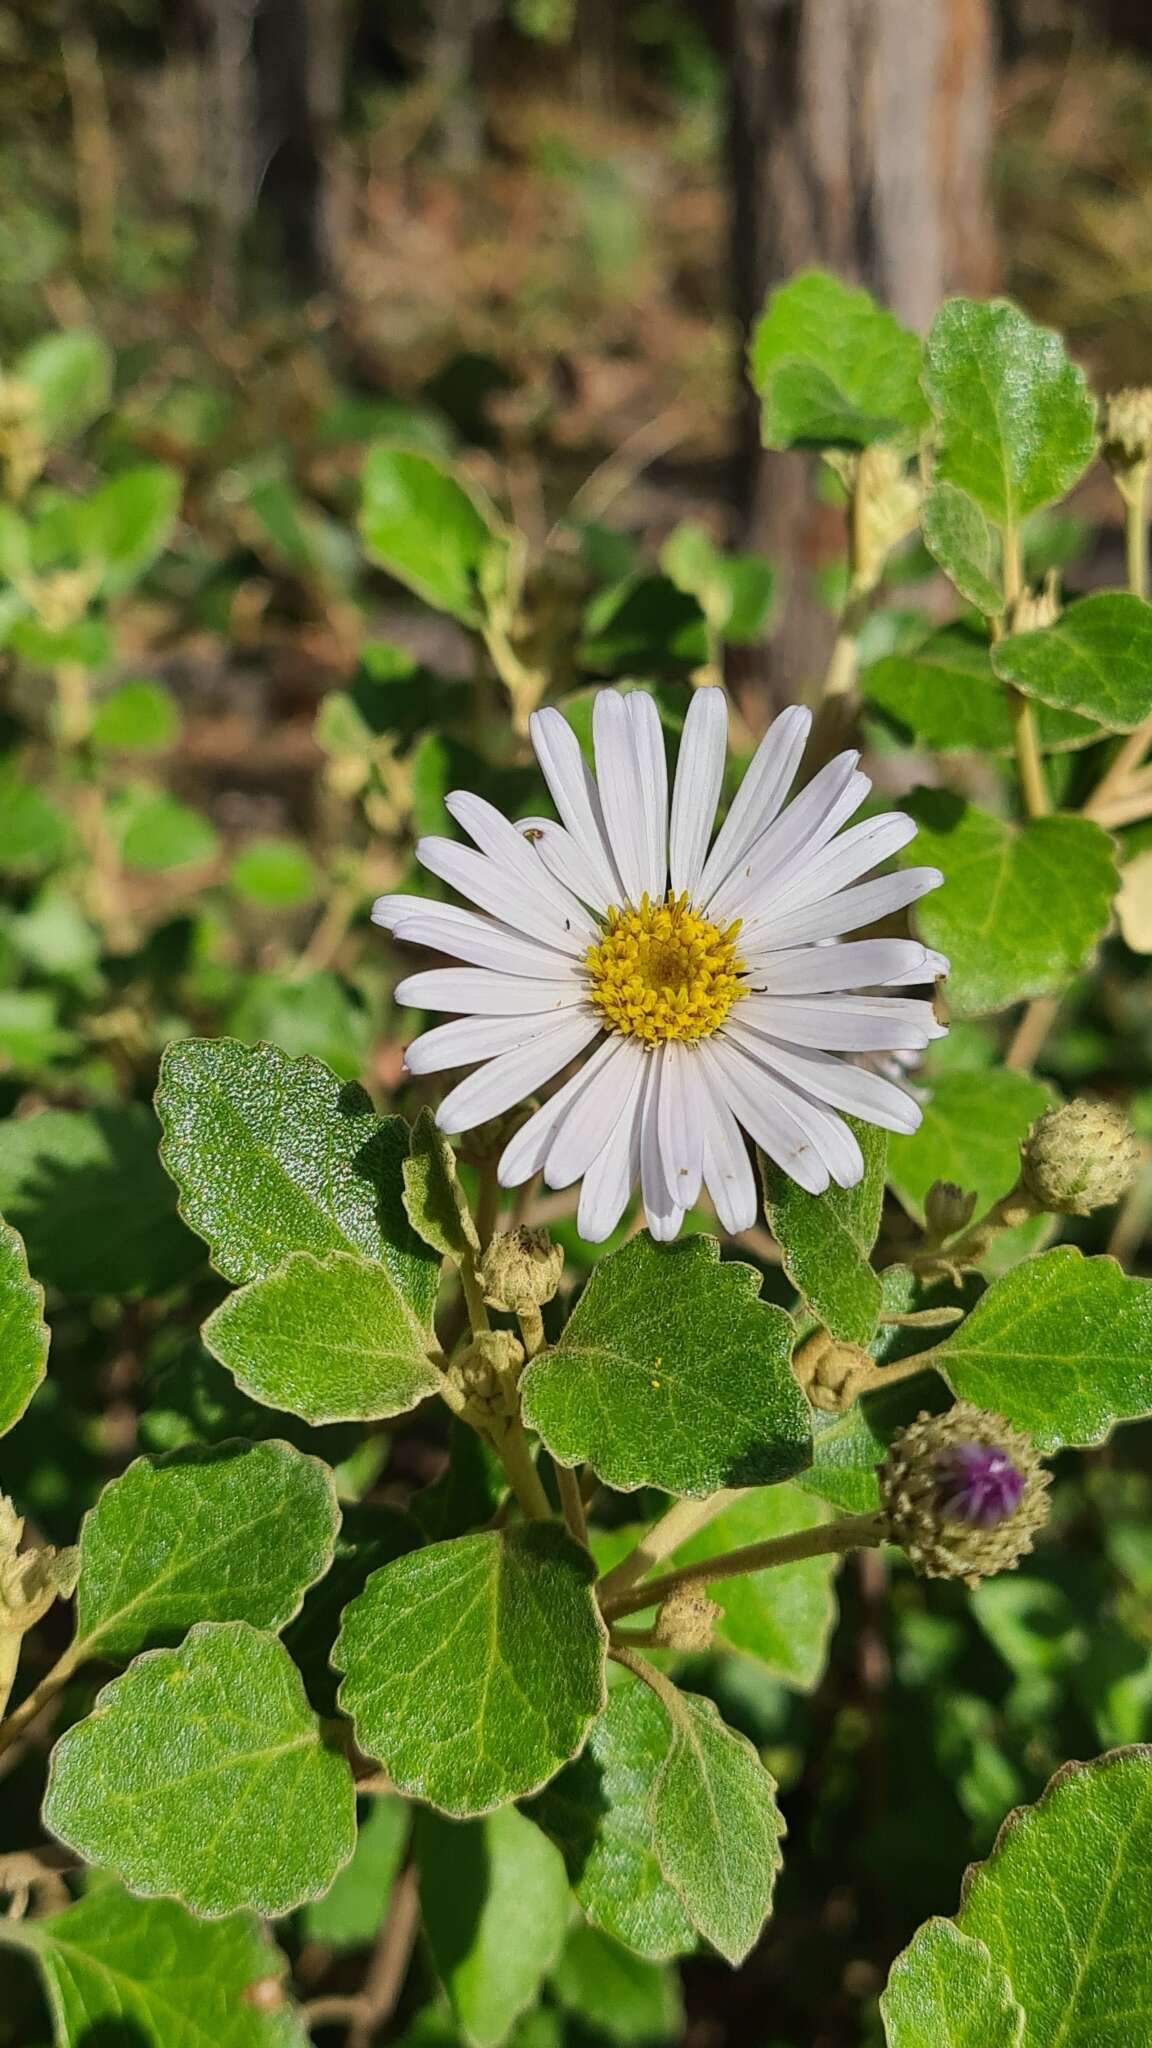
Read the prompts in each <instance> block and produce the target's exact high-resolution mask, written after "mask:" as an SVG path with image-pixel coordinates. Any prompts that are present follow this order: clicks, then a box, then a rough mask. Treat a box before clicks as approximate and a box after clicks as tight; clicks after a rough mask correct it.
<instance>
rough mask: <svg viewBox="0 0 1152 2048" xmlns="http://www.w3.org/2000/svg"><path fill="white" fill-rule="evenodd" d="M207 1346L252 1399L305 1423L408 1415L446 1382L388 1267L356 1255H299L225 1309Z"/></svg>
mask: <svg viewBox="0 0 1152 2048" xmlns="http://www.w3.org/2000/svg"><path fill="white" fill-rule="evenodd" d="M203 1337H204V1342H205V1344H206V1345H207V1347H208V1349H209V1351H210V1352H211V1353H212V1356H213V1358H218V1359H219V1360H220V1363H221V1365H224V1366H227V1368H228V1371H229V1372H230V1373H232V1374H233V1376H234V1378H235V1379H236V1381H237V1383H238V1384H239V1385H240V1386H241V1387H242V1388H243V1389H244V1392H245V1393H246V1394H251V1396H252V1398H253V1400H255V1401H261V1402H263V1403H264V1404H265V1406H267V1407H269V1408H283V1409H286V1410H287V1412H288V1413H289V1414H290V1415H301V1416H303V1418H304V1420H305V1422H313V1423H317V1422H367V1421H376V1420H378V1419H379V1418H380V1417H382V1416H385V1415H403V1414H404V1413H405V1411H406V1410H407V1409H409V1408H414V1407H415V1406H416V1404H417V1402H418V1401H423V1400H425V1399H426V1397H427V1396H428V1395H429V1394H434V1393H436V1391H437V1389H438V1388H439V1387H440V1386H441V1384H442V1381H443V1375H442V1373H441V1372H440V1371H439V1369H438V1368H437V1367H436V1366H435V1365H433V1364H432V1361H431V1359H430V1358H429V1356H428V1328H427V1325H426V1324H424V1323H421V1322H420V1321H419V1320H418V1318H417V1317H416V1316H415V1315H414V1314H413V1311H412V1310H411V1309H410V1308H409V1306H408V1304H407V1302H406V1301H405V1299H404V1296H403V1295H402V1294H401V1292H400V1290H399V1288H398V1287H397V1285H396V1283H395V1281H394V1280H393V1279H392V1276H391V1274H390V1273H389V1272H388V1269H387V1267H385V1266H382V1265H380V1264H379V1263H378V1262H377V1261H375V1260H373V1259H365V1258H359V1257H357V1256H356V1255H355V1254H354V1253H351V1252H329V1253H328V1255H327V1257H326V1258H323V1259H317V1258H315V1257H314V1256H313V1254H312V1253H311V1252H293V1253H291V1254H290V1256H289V1257H288V1258H287V1259H285V1261H284V1263H283V1265H281V1266H277V1268H276V1269H275V1271H274V1272H272V1273H266V1274H265V1275H264V1277H263V1279H260V1280H252V1281H250V1282H249V1284H248V1286H247V1287H242V1288H240V1289H239V1291H238V1292H237V1293H236V1294H232V1295H229V1297H228V1299H227V1301H223V1302H221V1304H220V1307H219V1308H218V1309H216V1310H215V1311H214V1313H213V1314H212V1315H210V1316H209V1318H208V1321H207V1322H206V1323H205V1325H204V1330H203Z"/></svg>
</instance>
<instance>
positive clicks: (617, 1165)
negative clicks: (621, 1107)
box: [576, 1067, 646, 1244]
mask: <svg viewBox="0 0 1152 2048" xmlns="http://www.w3.org/2000/svg"><path fill="white" fill-rule="evenodd" d="M645 1078H646V1075H645V1070H644V1068H643V1067H642V1068H641V1069H640V1072H639V1075H638V1077H637V1085H636V1092H635V1095H634V1096H633V1098H632V1100H631V1102H630V1103H629V1105H628V1107H627V1110H626V1112H625V1114H624V1115H623V1116H622V1117H621V1118H620V1120H619V1122H618V1123H617V1125H616V1128H615V1130H614V1131H613V1132H612V1135H611V1136H610V1138H609V1139H608V1142H607V1144H606V1145H605V1146H604V1149H603V1151H602V1152H599V1153H598V1154H597V1156H596V1158H595V1159H594V1160H593V1161H592V1164H591V1166H590V1167H589V1168H588V1171H587V1173H586V1174H585V1175H584V1181H583V1185H582V1187H581V1189H580V1203H579V1207H578V1208H577V1211H576V1228H577V1230H578V1231H579V1232H580V1235H581V1237H582V1238H583V1239H584V1240H585V1242H586V1243H587V1244H603V1242H604V1239H605V1238H606V1237H610V1236H611V1235H612V1232H613V1231H614V1230H615V1228H616V1225H617V1224H618V1223H619V1221H620V1218H621V1217H622V1216H623V1214H624V1211H625V1209H626V1208H627V1207H628V1203H629V1200H630V1199H631V1195H632V1190H633V1188H634V1187H635V1185H636V1182H637V1181H638V1180H639V1178H640V1115H641V1110H642V1107H643V1102H644V1082H645Z"/></svg>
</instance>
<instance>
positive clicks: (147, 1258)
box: [0, 1103, 203, 1294]
mask: <svg viewBox="0 0 1152 2048" xmlns="http://www.w3.org/2000/svg"><path fill="white" fill-rule="evenodd" d="M158 1136H159V1131H158V1129H157V1125H156V1120H155V1118H154V1117H153V1115H152V1113H151V1111H150V1110H147V1109H145V1108H143V1107H142V1106H140V1105H138V1104H134V1103H133V1104H124V1105H118V1106H117V1107H115V1108H109V1109H93V1110H83V1111H82V1110H65V1109H46V1110H41V1111H40V1112H39V1113H38V1114H37V1115H35V1116H28V1117H19V1118H17V1119H16V1120H14V1121H10V1122H8V1123H4V1124H0V1209H2V1210H3V1212H4V1214H5V1215H6V1216H7V1217H8V1218H9V1220H10V1221H11V1222H13V1223H14V1224H15V1225H16V1226H17V1228H18V1229H19V1230H20V1231H21V1232H22V1234H23V1237H24V1241H25V1243H26V1244H27V1246H28V1255H29V1261H30V1263H31V1265H32V1266H33V1268H34V1270H35V1272H36V1275H37V1277H38V1279H40V1280H43V1281H44V1282H45V1283H46V1284H47V1285H48V1286H49V1287H57V1288H59V1289H60V1290H61V1292H62V1293H64V1294H132V1293H135V1292H136V1291H137V1290H143V1291H144V1292H146V1293H149V1294H159V1293H162V1292H163V1290H164V1289H165V1288H166V1287H171V1286H173V1285H175V1283H176V1282H177V1281H179V1280H182V1279H184V1278H186V1277H187V1275H188V1274H189V1273H191V1272H193V1271H194V1270H195V1268H196V1267H197V1266H198V1265H199V1264H200V1263H201V1259H202V1256H203V1255H202V1253H201V1251H200V1248H199V1246H198V1245H197V1243H196V1240H195V1238H193V1237H192V1236H191V1235H190V1233H189V1232H188V1231H187V1230H185V1228H184V1226H183V1224H182V1223H181V1221H180V1219H179V1217H178V1216H177V1214H176V1200H175V1194H174V1191H173V1189H172V1186H171V1183H170V1181H169V1180H168V1178H167V1176H166V1174H165V1173H164V1172H163V1170H162V1168H161V1166H160V1162H159V1160H158V1158H157V1155H156V1141H157V1138H158Z"/></svg>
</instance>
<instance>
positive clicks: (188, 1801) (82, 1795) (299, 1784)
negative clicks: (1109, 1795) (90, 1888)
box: [44, 1621, 356, 1919]
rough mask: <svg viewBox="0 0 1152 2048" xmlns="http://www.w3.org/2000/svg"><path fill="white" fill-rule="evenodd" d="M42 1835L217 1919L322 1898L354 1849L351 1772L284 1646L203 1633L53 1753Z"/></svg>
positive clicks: (145, 1668) (114, 1692) (242, 1631)
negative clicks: (47, 1832) (46, 1831)
mask: <svg viewBox="0 0 1152 2048" xmlns="http://www.w3.org/2000/svg"><path fill="white" fill-rule="evenodd" d="M44 1820H45V1825H46V1826H47V1827H49V1828H50V1829H51V1831H52V1833H53V1834H55V1835H58V1836H59V1838H60V1840H61V1841H62V1842H64V1843H66V1844H67V1846H68V1847H69V1848H72V1849H75V1850H77V1851H78V1853H79V1854H80V1855H81V1856H83V1857H85V1858H86V1859H87V1861H89V1862H91V1863H98V1864H104V1865H106V1866H107V1867H108V1868H109V1869H112V1870H115V1871H116V1872H117V1873H118V1875H119V1876H121V1877H122V1878H123V1879H124V1882H125V1883H126V1884H127V1885H128V1886H129V1887H130V1888H131V1889H132V1890H133V1891H135V1892H138V1893H141V1894H142V1895H143V1896H144V1897H147V1898H154V1897H156V1896H157V1895H165V1894H172V1895H174V1896H175V1897H177V1898H179V1899H181V1900H182V1901H183V1902H184V1904H185V1905H187V1906H190V1907H191V1908H192V1910H193V1911H194V1912H197V1913H202V1914H203V1915H204V1916H205V1918H207V1919H216V1918H218V1917H219V1916H220V1915H221V1914H224V1913H231V1912H234V1911H235V1910H236V1908H237V1907H240V1906H247V1907H251V1908H253V1909H254V1910H255V1911H257V1912H260V1913H263V1914H265V1915H268V1916H271V1915H275V1914H280V1913H288V1912H291V1910H292V1909H293V1907H295V1906H299V1905H302V1904H303V1903H304V1901H305V1900H307V1899H315V1898H318V1897H319V1896H320V1894H321V1893H322V1892H325V1891H327V1889H328V1886H329V1885H330V1884H331V1882H332V1880H333V1878H334V1877H335V1875H336V1872H337V1871H338V1870H340V1869H341V1868H342V1866H343V1865H344V1864H345V1863H346V1862H347V1861H348V1858H349V1857H350V1855H351V1854H352V1850H353V1848H354V1846H355V1841H356V1799H355V1793H354V1789H353V1784H352V1773H351V1771H350V1770H349V1768H348V1765H347V1763H346V1762H345V1761H344V1758H343V1757H342V1756H341V1755H340V1753H339V1751H338V1750H336V1749H333V1748H329V1747H327V1746H326V1744H325V1741H324V1739H323V1735H322V1731H321V1727H320V1723H319V1722H318V1720H317V1719H316V1716H315V1715H314V1714H313V1713H312V1712H311V1710H310V1708H309V1706H308V1702H307V1700H306V1699H305V1696H304V1687H303V1685H302V1684H301V1682H300V1674H299V1672H298V1671H297V1669H296V1667H295V1665H294V1664H293V1662H292V1660H291V1658H290V1657H289V1655H288V1652H287V1650H286V1649H285V1648H284V1646H283V1644H282V1643H280V1642H279V1641H278V1640H277V1639H276V1637H275V1636H269V1635H262V1634H261V1633H260V1632H259V1631H258V1630H257V1629H254V1628H250V1627H249V1626H248V1624H247V1623H246V1622H241V1621H233V1622H203V1623H201V1624H199V1625H198V1626H197V1627H196V1628H194V1629H192V1630H191V1632H190V1633H189V1635H188V1636H187V1637H186V1639H185V1641H184V1643H183V1645H182V1646H181V1648H180V1649H178V1650H151V1651H149V1652H148V1653H147V1654H146V1655H145V1656H143V1657H138V1658H137V1660H136V1662H135V1663H134V1664H131V1665H130V1666H129V1668H128V1670H127V1671H126V1672H125V1673H124V1675H123V1677H122V1678H114V1679H113V1680H112V1683H111V1684H110V1685H106V1686H105V1687H104V1689H103V1691H102V1692H101V1693H100V1694H99V1695H98V1696H97V1700H96V1705H95V1707H94V1708H93V1710H92V1712H91V1714H90V1715H89V1716H88V1719H87V1720H86V1721H78V1722H77V1723H76V1725H75V1726H74V1727H72V1728H70V1729H69V1730H68V1732H67V1734H66V1735H64V1736H63V1738H62V1739H61V1741H60V1742H59V1743H58V1744H57V1746H56V1749H55V1751H54V1753H53V1757H52V1766H51V1771H50V1774H49V1779H48V1791H47V1795H46V1798H45V1802H44Z"/></svg>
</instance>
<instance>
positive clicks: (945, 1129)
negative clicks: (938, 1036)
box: [888, 1067, 1052, 1223]
mask: <svg viewBox="0 0 1152 2048" xmlns="http://www.w3.org/2000/svg"><path fill="white" fill-rule="evenodd" d="M1051 1100H1052V1097H1051V1092H1050V1090H1049V1089H1048V1087H1047V1084H1046V1083H1045V1082H1043V1081H1034V1080H1033V1079H1032V1078H1031V1076H1030V1075H1028V1074H1016V1073H1012V1072H1010V1071H1009V1070H1008V1069H1007V1068H1006V1067H993V1068H989V1069H987V1070H985V1069H981V1071H980V1072H978V1073H965V1072H964V1071H963V1070H960V1069H958V1070H957V1071H956V1072H955V1073H943V1074H937V1075H934V1076H933V1077H932V1080H931V1082H930V1083H929V1086H928V1091H927V1099H926V1100H925V1102H924V1105H923V1107H924V1120H923V1122H922V1123H921V1125H920V1128H919V1130H918V1131H915V1132H913V1134H912V1136H911V1137H910V1138H909V1137H893V1138H891V1139H890V1140H889V1143H888V1179H889V1182H890V1183H891V1185H892V1187H893V1188H894V1189H895V1192H896V1194H897V1195H898V1196H899V1198H900V1200H901V1202H902V1203H903V1205H904V1207H905V1208H906V1209H907V1211H908V1214H909V1215H910V1216H912V1217H914V1218H915V1220H916V1222H917V1223H923V1221H924V1198H925V1196H926V1195H927V1193H928V1190H929V1188H930V1187H931V1185H932V1183H933V1181H935V1180H949V1181H952V1182H953V1183H954V1184H955V1186H956V1187H958V1188H963V1189H964V1190H965V1191H966V1192H970V1193H973V1194H975V1196H976V1208H975V1212H974V1213H975V1214H976V1215H977V1216H982V1215H983V1214H984V1211H985V1210H986V1209H990V1208H991V1206H992V1204H993V1202H998V1201H999V1199H1000V1197H1001V1195H1006V1194H1007V1193H1008V1191H1009V1189H1010V1188H1013V1187H1015V1185H1016V1181H1017V1179H1018V1177H1019V1173H1020V1146H1021V1143H1022V1142H1023V1140H1024V1138H1025V1137H1026V1136H1027V1134H1028V1132H1029V1130H1030V1129H1031V1127H1032V1125H1033V1124H1034V1123H1035V1121H1036V1119H1037V1117H1038V1116H1041V1115H1042V1114H1043V1112H1044V1111H1045V1110H1046V1109H1047V1108H1048V1107H1049V1104H1050V1103H1051Z"/></svg>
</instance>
